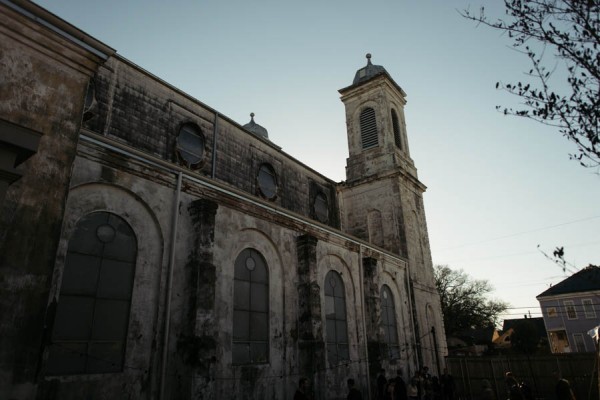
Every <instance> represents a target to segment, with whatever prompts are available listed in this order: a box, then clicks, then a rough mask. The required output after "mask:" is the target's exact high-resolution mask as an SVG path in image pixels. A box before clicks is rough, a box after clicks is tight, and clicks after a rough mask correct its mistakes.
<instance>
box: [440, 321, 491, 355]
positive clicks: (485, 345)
mask: <svg viewBox="0 0 600 400" xmlns="http://www.w3.org/2000/svg"><path fill="white" fill-rule="evenodd" d="M498 338H499V333H498V330H497V329H496V328H494V327H489V328H478V329H467V330H464V331H461V332H458V333H457V334H455V335H452V336H449V337H447V338H446V342H447V344H448V355H449V356H477V357H479V356H483V355H486V354H490V352H491V351H492V349H493V344H494V343H495V342H496V341H497V340H498Z"/></svg>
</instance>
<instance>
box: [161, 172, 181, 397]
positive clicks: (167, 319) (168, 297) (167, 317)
mask: <svg viewBox="0 0 600 400" xmlns="http://www.w3.org/2000/svg"><path fill="white" fill-rule="evenodd" d="M182 177H183V174H182V173H181V171H180V172H179V173H178V174H177V189H176V192H175V203H174V205H173V217H172V219H171V249H170V251H169V266H168V271H167V294H166V304H165V334H164V337H163V349H162V358H161V368H160V388H159V393H158V398H159V400H162V399H164V395H165V386H166V382H165V377H166V373H167V357H168V353H169V352H168V349H169V330H170V329H171V290H172V287H173V265H174V264H175V241H176V239H177V224H178V222H179V199H180V197H181V181H182Z"/></svg>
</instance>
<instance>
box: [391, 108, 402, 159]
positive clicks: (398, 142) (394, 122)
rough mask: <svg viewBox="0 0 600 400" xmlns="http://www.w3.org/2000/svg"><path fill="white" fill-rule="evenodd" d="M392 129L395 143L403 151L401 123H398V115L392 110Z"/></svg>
mask: <svg viewBox="0 0 600 400" xmlns="http://www.w3.org/2000/svg"><path fill="white" fill-rule="evenodd" d="M392 129H393V130H394V142H395V143H396V147H397V148H399V149H400V150H402V137H401V136H400V123H399V122H398V114H396V110H394V109H393V108H392Z"/></svg>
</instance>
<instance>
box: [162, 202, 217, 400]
mask: <svg viewBox="0 0 600 400" xmlns="http://www.w3.org/2000/svg"><path fill="white" fill-rule="evenodd" d="M217 208H218V205H217V204H216V203H214V202H212V201H210V200H206V199H199V200H195V201H193V202H192V203H190V205H189V207H188V212H189V216H190V220H191V222H192V225H193V228H194V229H193V232H194V235H193V238H191V241H192V243H193V246H192V250H191V251H190V254H189V255H188V259H187V262H186V264H185V267H184V268H185V277H186V282H185V283H184V286H185V289H184V290H185V292H184V293H185V296H186V297H187V301H186V304H185V306H184V310H183V313H182V314H183V316H182V318H183V320H184V322H183V324H182V331H181V332H173V335H174V336H175V337H176V340H177V346H176V349H177V350H176V351H177V360H178V364H179V365H180V367H181V368H182V370H181V371H180V372H181V377H179V378H178V381H177V382H174V381H172V384H174V385H175V386H187V384H189V386H188V387H189V392H188V390H187V389H185V388H184V389H183V391H180V389H177V388H173V387H172V388H171V394H176V395H177V396H181V395H183V398H187V397H186V396H188V393H189V396H190V397H189V398H202V399H211V398H214V394H215V389H216V388H215V386H214V382H215V380H214V378H215V371H214V365H215V363H216V360H217V357H216V355H217V354H216V349H217V342H216V339H215V338H216V336H217V321H216V319H215V282H216V267H215V265H214V239H215V217H216V213H217ZM185 376H191V381H190V382H188V383H187V384H184V385H182V383H184V382H183V381H184V380H185ZM180 398H181V397H180Z"/></svg>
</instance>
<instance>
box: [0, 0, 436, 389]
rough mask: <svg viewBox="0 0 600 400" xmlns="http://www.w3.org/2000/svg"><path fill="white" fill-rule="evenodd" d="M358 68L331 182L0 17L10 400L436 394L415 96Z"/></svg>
mask: <svg viewBox="0 0 600 400" xmlns="http://www.w3.org/2000/svg"><path fill="white" fill-rule="evenodd" d="M190 45H193V43H191V42H190ZM368 58H369V59H368V60H367V65H366V66H364V67H362V68H360V69H358V71H356V73H355V74H353V73H354V71H353V69H352V70H351V69H350V68H349V69H348V71H347V74H348V86H347V87H345V88H343V89H341V90H339V94H340V95H341V101H342V103H343V105H344V107H345V118H346V127H347V133H346V134H347V140H348V151H349V157H348V158H347V165H346V172H347V175H346V180H345V181H344V182H336V181H333V180H331V179H329V178H327V177H325V176H323V175H322V174H320V173H319V172H317V171H315V170H313V169H312V168H310V167H309V166H307V165H305V164H303V163H301V162H300V161H298V160H296V159H295V158H293V157H291V156H290V155H289V154H287V153H285V152H284V151H282V150H281V148H280V147H279V146H277V145H276V144H275V143H273V141H272V139H275V140H276V138H277V135H283V134H285V132H274V133H275V134H274V135H272V134H273V132H269V133H267V130H266V129H264V128H263V127H261V126H259V125H258V124H257V123H256V122H254V118H252V120H251V121H250V122H248V123H247V124H245V125H241V124H239V123H238V122H236V121H233V120H232V119H230V118H228V117H227V116H224V115H223V114H221V113H220V112H218V111H217V110H214V109H213V108H211V107H210V106H208V105H206V104H204V103H202V102H200V101H199V100H196V99H195V98H193V97H192V96H190V95H188V94H186V93H184V92H183V91H181V90H179V89H177V88H175V87H173V86H171V85H169V84H168V83H166V82H164V81H162V80H161V79H159V78H157V77H156V76H153V75H152V74H151V73H149V72H147V71H145V70H144V69H142V68H140V67H138V66H136V65H135V64H133V63H132V62H130V61H128V60H127V59H125V58H123V57H121V56H120V55H119V54H116V53H115V52H114V50H112V49H111V48H109V47H108V46H106V45H104V44H102V43H99V42H97V41H95V40H94V39H93V38H91V37H89V36H88V35H86V34H85V33H84V32H81V31H79V30H78V29H77V28H75V27H73V26H71V25H70V24H68V23H67V22H65V21H63V20H61V19H60V18H58V17H57V16H54V15H53V14H50V13H48V12H47V11H45V10H44V9H42V8H40V7H39V6H37V5H35V4H34V3H31V2H29V1H25V0H1V1H0V134H1V135H0V139H2V146H0V151H2V152H4V154H6V153H8V154H9V156H5V158H6V159H8V160H9V161H10V163H9V164H8V165H6V166H5V168H4V167H3V168H4V169H2V168H0V173H2V174H3V176H4V177H5V178H2V179H4V180H2V179H0V183H2V185H3V186H0V189H1V190H0V200H1V202H0V272H1V273H0V282H1V285H2V286H1V293H2V296H0V316H1V320H0V338H1V341H0V399H18V400H21V399H34V398H36V399H42V398H43V399H48V400H49V399H61V400H62V399H66V400H68V399H83V398H85V399H124V398H127V399H134V400H135V399H157V398H159V399H165V400H166V399H178V400H179V399H182V400H186V399H191V398H194V399H200V398H201V399H248V400H251V399H291V398H292V397H293V393H294V390H295V388H296V385H297V382H298V379H299V378H300V377H307V378H309V381H310V384H311V386H312V388H311V390H312V391H313V392H314V398H317V399H331V398H339V396H340V393H345V391H346V387H345V382H346V379H347V378H348V377H354V378H356V379H357V386H359V387H361V388H367V387H369V386H370V387H372V388H375V387H376V385H375V382H372V383H371V384H370V385H369V383H368V379H369V377H371V378H375V377H376V376H375V375H376V374H377V372H378V371H379V368H385V369H386V370H387V371H392V370H396V369H398V368H404V369H405V371H414V370H416V369H417V368H419V367H420V366H423V365H428V366H429V367H430V371H431V373H432V374H435V375H439V374H440V373H441V370H442V369H443V360H444V356H445V355H446V354H445V349H446V340H445V335H444V326H443V320H442V313H441V307H440V300H439V296H438V293H437V291H436V287H435V282H434V276H433V266H432V260H431V253H430V248H429V238H428V234H427V226H426V218H425V209H424V206H423V193H424V191H425V189H426V187H425V185H424V184H423V183H421V181H420V180H419V178H418V176H417V169H416V167H415V165H414V162H413V160H412V158H411V156H410V150H409V142H408V134H407V130H406V124H405V116H404V106H405V104H406V93H405V92H404V91H403V90H402V89H401V88H400V86H399V85H398V84H397V83H396V82H395V81H394V79H393V78H392V77H391V76H390V75H389V74H388V72H387V71H386V70H385V69H384V68H383V67H382V66H378V65H373V64H372V63H371V60H370V56H369V57H368ZM240 69H241V70H243V66H242V67H240ZM223 71H225V69H224V70H223ZM341 73H343V71H341ZM352 75H354V80H352ZM198 79H199V80H201V81H202V80H210V79H213V77H212V76H207V75H206V74H203V73H202V71H199V72H198ZM294 95H295V94H294V92H293V91H289V93H288V96H290V98H292V97H293V96H294ZM331 96H332V97H333V96H337V93H335V92H332V93H331ZM290 123H291V124H293V123H297V121H290ZM308 125H309V126H308V127H309V128H310V124H308ZM38 137H40V140H39V143H37V142H36V140H35V139H36V138H38ZM7 149H8V150H7ZM1 154H3V153H1V152H0V155H1ZM27 157H29V158H27ZM25 158H27V160H25ZM13 170H15V171H13ZM11 171H13V172H14V173H11V174H9V175H8V176H7V175H6V174H4V172H11ZM436 332H437V334H436ZM364 397H367V398H369V396H366V395H365V396H364Z"/></svg>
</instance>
